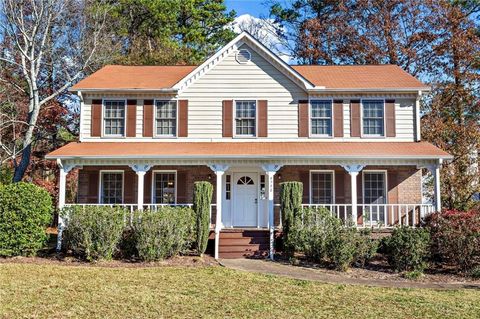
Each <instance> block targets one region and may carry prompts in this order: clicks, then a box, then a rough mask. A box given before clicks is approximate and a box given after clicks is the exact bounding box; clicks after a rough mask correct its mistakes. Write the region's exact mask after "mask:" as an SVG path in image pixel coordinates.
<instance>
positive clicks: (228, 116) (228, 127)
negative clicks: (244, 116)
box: [222, 100, 233, 137]
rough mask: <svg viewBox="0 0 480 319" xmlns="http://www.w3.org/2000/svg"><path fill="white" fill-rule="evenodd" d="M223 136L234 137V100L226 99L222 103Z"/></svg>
mask: <svg viewBox="0 0 480 319" xmlns="http://www.w3.org/2000/svg"><path fill="white" fill-rule="evenodd" d="M222 118H223V121H222V122H223V124H222V125H223V134H222V135H223V137H233V100H224V101H223V105H222Z"/></svg>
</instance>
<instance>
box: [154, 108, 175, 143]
mask: <svg viewBox="0 0 480 319" xmlns="http://www.w3.org/2000/svg"><path fill="white" fill-rule="evenodd" d="M155 107H156V110H155V127H156V135H157V136H176V135H177V102H176V101H156V103H155Z"/></svg>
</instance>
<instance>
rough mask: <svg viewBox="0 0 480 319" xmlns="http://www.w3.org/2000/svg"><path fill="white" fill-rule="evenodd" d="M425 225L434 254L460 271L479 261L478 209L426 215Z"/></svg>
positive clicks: (479, 230)
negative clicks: (428, 231)
mask: <svg viewBox="0 0 480 319" xmlns="http://www.w3.org/2000/svg"><path fill="white" fill-rule="evenodd" d="M426 225H427V227H428V229H429V230H430V234H431V237H432V252H433V254H434V256H436V257H438V258H440V259H441V260H442V261H445V262H448V263H450V264H452V265H455V266H457V267H458V268H460V269H461V270H463V271H468V270H469V269H472V268H474V267H475V265H478V264H479V263H480V212H475V211H469V212H461V211H456V210H449V211H443V212H441V213H434V214H431V215H429V216H428V217H427V219H426Z"/></svg>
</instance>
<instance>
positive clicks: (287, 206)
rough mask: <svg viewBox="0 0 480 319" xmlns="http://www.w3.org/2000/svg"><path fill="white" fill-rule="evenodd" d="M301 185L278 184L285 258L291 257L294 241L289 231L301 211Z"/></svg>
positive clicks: (297, 183) (294, 183)
mask: <svg viewBox="0 0 480 319" xmlns="http://www.w3.org/2000/svg"><path fill="white" fill-rule="evenodd" d="M302 194H303V184H302V183H301V182H284V183H280V209H281V211H282V231H283V246H284V252H285V254H286V255H287V256H289V257H291V256H293V253H294V251H295V240H294V238H292V234H291V229H292V227H293V225H294V223H295V218H296V217H297V216H298V215H299V214H300V211H301V210H302Z"/></svg>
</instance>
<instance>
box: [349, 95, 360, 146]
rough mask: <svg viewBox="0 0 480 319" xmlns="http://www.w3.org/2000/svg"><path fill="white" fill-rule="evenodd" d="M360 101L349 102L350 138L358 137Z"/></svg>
mask: <svg viewBox="0 0 480 319" xmlns="http://www.w3.org/2000/svg"><path fill="white" fill-rule="evenodd" d="M360 128H361V125H360V101H359V100H352V101H350V136H351V137H360Z"/></svg>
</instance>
